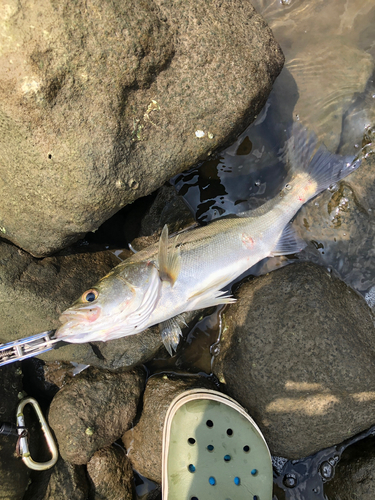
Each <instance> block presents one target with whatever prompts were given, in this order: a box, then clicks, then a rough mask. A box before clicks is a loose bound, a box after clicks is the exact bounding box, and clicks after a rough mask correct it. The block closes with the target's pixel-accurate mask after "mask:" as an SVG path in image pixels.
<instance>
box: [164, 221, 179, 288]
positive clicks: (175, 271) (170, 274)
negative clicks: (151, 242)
mask: <svg viewBox="0 0 375 500" xmlns="http://www.w3.org/2000/svg"><path fill="white" fill-rule="evenodd" d="M175 241H176V240H175ZM168 242H169V240H168V226H167V224H165V226H164V227H163V231H162V232H161V236H160V240H159V253H158V267H159V275H160V279H161V280H162V281H168V282H169V283H170V284H171V286H173V285H174V284H175V282H176V280H177V278H178V275H179V273H180V268H181V256H180V248H179V247H176V246H175V245H174V244H173V243H172V245H168Z"/></svg>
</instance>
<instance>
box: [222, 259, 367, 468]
mask: <svg viewBox="0 0 375 500" xmlns="http://www.w3.org/2000/svg"><path fill="white" fill-rule="evenodd" d="M236 297H237V299H238V301H237V303H236V304H233V305H231V306H229V307H228V309H227V310H226V311H225V313H224V319H223V333H222V338H221V342H220V352H219V354H218V355H217V357H216V359H215V360H214V364H213V372H214V374H215V375H216V376H217V377H218V378H219V380H220V381H221V382H223V383H225V384H226V390H227V391H228V394H229V395H230V396H232V397H233V398H235V399H236V400H237V401H238V402H239V403H240V404H242V405H243V406H244V407H245V408H247V410H248V411H249V413H250V415H251V416H252V417H253V418H254V420H255V421H256V422H257V424H258V425H259V426H260V428H261V430H262V432H263V433H264V436H265V438H266V440H267V442H268V444H269V447H270V450H271V453H272V454H273V455H276V456H282V457H286V458H290V459H296V458H301V457H305V456H307V455H312V454H314V453H315V452H317V451H318V450H320V449H322V448H326V447H329V446H332V445H334V444H336V443H340V442H342V441H343V440H345V439H347V438H349V437H350V436H353V435H355V434H356V433H358V432H360V431H362V430H364V429H367V428H368V427H370V426H371V425H372V424H373V423H374V410H375V399H374V397H373V395H374V394H375V376H374V373H375V371H374V368H375V328H374V323H373V316H372V314H371V310H370V309H369V308H368V306H367V304H366V303H365V301H364V300H363V298H361V297H360V296H359V295H357V294H356V293H355V292H354V291H353V290H352V289H350V288H349V287H348V286H347V285H345V284H344V283H343V282H342V281H340V280H339V279H337V278H335V277H334V276H332V275H331V274H329V273H328V272H327V271H326V270H325V269H323V268H321V267H319V266H316V265H314V264H311V263H304V264H294V265H290V266H287V267H284V268H282V269H280V270H278V271H274V272H272V273H270V274H269V275H266V276H261V277H259V278H256V279H254V280H253V281H250V282H247V283H245V284H243V285H242V286H241V288H240V289H239V290H238V292H237V293H236Z"/></svg>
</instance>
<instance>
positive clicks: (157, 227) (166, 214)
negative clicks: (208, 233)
mask: <svg viewBox="0 0 375 500" xmlns="http://www.w3.org/2000/svg"><path fill="white" fill-rule="evenodd" d="M164 224H167V225H168V230H169V234H173V233H177V232H178V231H181V230H182V229H186V228H187V227H189V226H192V225H193V224H195V219H194V217H193V215H192V212H191V211H190V210H189V208H188V207H187V205H186V203H185V202H184V199H183V197H182V196H178V195H177V193H176V190H175V188H174V187H172V186H162V187H161V188H160V189H159V190H158V193H157V195H156V198H155V200H154V202H153V204H152V205H151V207H150V209H149V211H148V213H147V214H146V215H145V217H144V218H143V220H142V221H141V229H140V234H139V236H152V235H153V234H154V233H157V232H159V231H161V230H162V229H163V226H164Z"/></svg>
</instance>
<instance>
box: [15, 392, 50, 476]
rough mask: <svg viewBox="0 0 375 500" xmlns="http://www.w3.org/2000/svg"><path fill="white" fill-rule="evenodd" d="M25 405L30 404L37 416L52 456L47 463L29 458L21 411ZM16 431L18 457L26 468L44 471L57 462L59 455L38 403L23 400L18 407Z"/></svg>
mask: <svg viewBox="0 0 375 500" xmlns="http://www.w3.org/2000/svg"><path fill="white" fill-rule="evenodd" d="M27 404H31V405H32V406H33V408H34V410H35V413H36V414H37V415H38V419H39V422H40V426H41V428H42V431H43V434H44V437H45V439H46V442H47V445H48V449H49V451H50V452H51V455H52V458H51V460H49V461H48V462H34V460H33V459H32V458H31V455H30V451H29V443H28V440H27V433H25V419H24V415H23V409H24V407H25V406H26V405H27ZM17 429H18V439H19V448H20V455H21V457H22V461H23V462H24V464H26V465H27V467H29V468H30V469H34V470H46V469H50V468H51V467H53V466H54V465H55V463H56V462H57V459H58V457H59V453H58V451H57V446H56V443H55V441H54V439H53V436H52V433H51V431H50V428H49V427H48V424H47V422H46V420H45V418H44V416H43V413H42V410H41V409H40V406H39V404H38V402H37V401H36V400H35V399H34V398H25V399H23V400H22V401H21V402H20V404H19V405H18V408H17Z"/></svg>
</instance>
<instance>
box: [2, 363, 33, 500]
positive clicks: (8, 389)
mask: <svg viewBox="0 0 375 500" xmlns="http://www.w3.org/2000/svg"><path fill="white" fill-rule="evenodd" d="M21 391H22V370H21V367H20V363H17V364H13V365H7V366H3V367H2V368H1V378H0V427H1V424H2V423H4V422H7V423H10V424H14V425H15V424H16V414H17V406H18V404H19V402H20V399H19V397H18V395H19V394H21V393H22V392H21ZM21 397H22V396H21ZM16 444H17V436H7V435H4V434H0V484H1V487H0V499H1V500H19V499H20V498H22V497H23V494H24V493H25V490H26V488H27V484H28V482H29V472H30V471H29V469H28V468H27V467H26V466H25V464H24V463H23V462H22V460H21V459H20V458H18V457H17V456H16V455H15V451H16Z"/></svg>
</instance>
